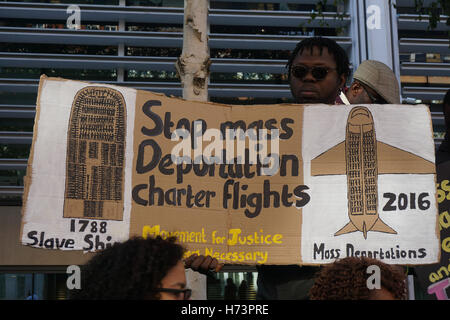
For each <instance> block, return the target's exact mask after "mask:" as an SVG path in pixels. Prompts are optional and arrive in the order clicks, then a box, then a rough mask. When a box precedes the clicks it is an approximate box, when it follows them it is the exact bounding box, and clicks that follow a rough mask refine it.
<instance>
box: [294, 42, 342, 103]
mask: <svg viewBox="0 0 450 320" xmlns="http://www.w3.org/2000/svg"><path fill="white" fill-rule="evenodd" d="M296 66H302V67H308V68H312V67H325V68H327V69H328V73H327V74H326V76H325V78H324V79H322V80H319V79H316V78H315V77H314V76H313V75H312V72H311V69H310V70H309V72H308V73H307V74H306V75H305V76H303V77H302V78H301V79H300V78H298V77H295V76H294V74H293V72H292V69H293V68H295V67H296ZM345 80H346V79H345V76H344V75H341V76H339V75H338V74H337V71H336V62H335V59H334V56H333V55H332V54H330V53H329V52H328V49H327V48H323V50H322V54H320V48H318V47H313V51H312V54H311V50H310V49H305V50H303V52H302V53H301V54H298V55H297V57H295V59H294V61H293V62H292V66H291V74H290V83H289V84H290V88H291V93H292V95H293V96H294V98H295V101H296V102H297V103H326V104H334V102H335V100H336V97H337V95H338V94H339V89H341V88H342V87H343V86H344V84H345Z"/></svg>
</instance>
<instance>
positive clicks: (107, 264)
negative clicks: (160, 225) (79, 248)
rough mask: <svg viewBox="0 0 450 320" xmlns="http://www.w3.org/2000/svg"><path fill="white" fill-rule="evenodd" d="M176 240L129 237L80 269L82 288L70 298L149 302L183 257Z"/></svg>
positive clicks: (155, 296) (182, 249)
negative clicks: (169, 272) (147, 300)
mask: <svg viewBox="0 0 450 320" xmlns="http://www.w3.org/2000/svg"><path fill="white" fill-rule="evenodd" d="M175 241H176V238H168V239H165V240H164V239H162V238H161V237H156V238H150V237H149V238H147V239H143V238H138V237H135V238H131V239H129V240H127V241H125V242H121V243H119V242H117V243H114V244H113V245H112V246H111V247H109V248H107V249H105V250H102V251H100V252H99V253H98V254H96V255H95V256H94V257H93V258H92V259H91V260H89V261H88V262H87V263H86V264H85V265H84V266H82V267H81V289H80V290H73V291H74V292H73V294H72V297H71V298H72V299H75V300H81V299H82V300H88V299H89V300H91V299H107V300H119V299H152V300H158V299H159V298H160V295H159V293H158V292H157V291H156V290H155V289H156V288H158V287H159V286H160V285H161V280H162V279H163V278H164V277H165V276H166V274H167V273H168V271H169V270H170V269H172V268H173V267H174V266H175V265H176V264H177V263H178V262H179V261H180V260H181V259H182V257H183V254H184V248H183V247H182V246H181V245H179V244H177V243H175Z"/></svg>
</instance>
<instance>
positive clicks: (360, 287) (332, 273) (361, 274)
mask: <svg viewBox="0 0 450 320" xmlns="http://www.w3.org/2000/svg"><path fill="white" fill-rule="evenodd" d="M372 265H376V266H378V267H379V268H380V272H381V275H380V279H381V281H380V282H381V287H382V288H384V289H385V290H387V291H389V292H390V293H391V294H392V296H393V297H394V298H395V299H399V300H402V299H405V297H406V285H405V276H404V274H403V273H402V272H401V271H400V270H398V269H395V268H393V267H392V266H390V265H388V264H385V263H383V262H381V261H379V260H376V259H371V258H366V257H361V258H355V257H348V258H344V259H341V260H337V261H335V262H334V263H332V264H329V265H326V266H324V267H323V268H322V269H321V271H320V272H319V273H318V275H317V276H316V279H315V283H314V285H313V287H312V288H311V290H310V291H309V296H310V299H311V300H370V299H374V298H375V296H374V294H376V291H375V290H371V289H369V288H368V286H367V279H368V278H369V277H370V276H371V275H372V273H371V272H369V273H368V271H367V268H368V267H369V266H372ZM377 291H379V290H377Z"/></svg>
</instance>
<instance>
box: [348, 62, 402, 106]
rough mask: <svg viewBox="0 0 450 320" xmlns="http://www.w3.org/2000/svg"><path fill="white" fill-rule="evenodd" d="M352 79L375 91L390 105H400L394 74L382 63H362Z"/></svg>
mask: <svg viewBox="0 0 450 320" xmlns="http://www.w3.org/2000/svg"><path fill="white" fill-rule="evenodd" d="M353 79H355V80H358V81H360V82H362V83H363V84H365V85H367V86H368V87H370V88H372V89H373V90H375V91H376V93H378V94H379V95H380V96H382V97H383V98H384V100H386V101H387V102H389V103H391V104H400V90H399V86H398V80H397V77H396V76H395V74H394V72H392V70H391V69H390V68H389V67H388V66H387V65H385V64H384V63H382V62H380V61H376V60H365V61H363V62H362V63H361V64H360V65H359V67H358V69H357V70H356V72H355V74H354V76H353Z"/></svg>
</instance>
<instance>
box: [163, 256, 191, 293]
mask: <svg viewBox="0 0 450 320" xmlns="http://www.w3.org/2000/svg"><path fill="white" fill-rule="evenodd" d="M161 288H165V289H179V290H182V289H185V288H186V273H185V271H184V264H183V262H182V261H178V263H177V264H176V266H174V267H173V268H172V269H170V270H169V272H168V273H167V275H166V276H165V277H164V278H163V279H162V280H161ZM160 295H161V300H183V298H184V294H183V293H182V292H179V293H177V292H164V291H162V292H161V293H160Z"/></svg>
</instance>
